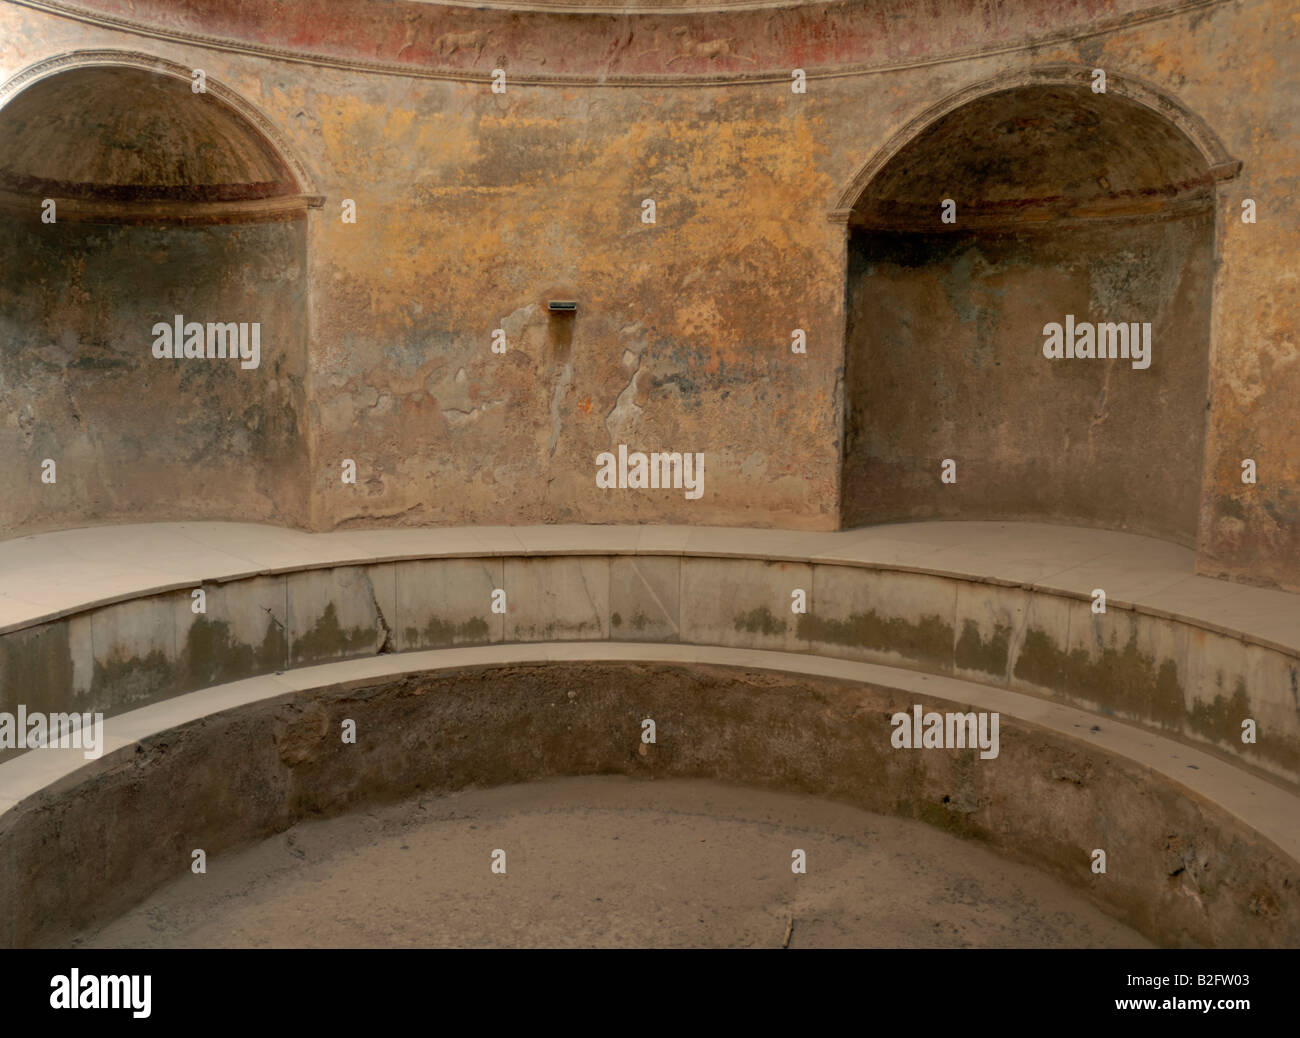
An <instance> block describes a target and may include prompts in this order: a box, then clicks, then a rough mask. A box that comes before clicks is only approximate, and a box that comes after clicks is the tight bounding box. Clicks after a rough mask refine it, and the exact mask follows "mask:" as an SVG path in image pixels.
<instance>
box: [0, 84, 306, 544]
mask: <svg viewBox="0 0 1300 1038" xmlns="http://www.w3.org/2000/svg"><path fill="white" fill-rule="evenodd" d="M0 141H3V146H0V203H3V204H2V205H0V267H2V268H3V274H0V407H3V408H4V409H5V411H6V413H9V414H13V415H16V416H17V421H16V422H13V423H9V424H7V425H6V426H5V427H4V428H3V429H0V454H3V456H4V457H5V458H6V459H7V461H6V464H5V472H6V478H7V480H8V483H9V486H10V487H11V488H12V489H13V492H12V493H11V494H10V495H7V499H6V501H5V502H4V504H2V505H0V521H3V522H4V523H5V524H7V525H9V526H11V527H12V528H23V527H26V528H27V529H33V530H37V529H50V528H62V527H68V526H77V525H85V524H86V523H88V522H101V521H105V522H111V521H132V520H138V519H139V518H140V517H141V516H142V515H143V516H149V517H150V518H166V517H176V518H180V517H207V518H214V519H215V518H230V519H234V518H244V519H256V518H260V519H263V520H267V521H278V522H289V523H291V522H295V521H301V519H302V517H303V514H304V508H305V503H304V502H305V493H306V490H305V482H304V479H305V477H304V475H303V472H304V469H305V459H306V441H305V433H304V429H303V422H302V417H301V416H302V414H303V393H304V379H305V370H306V327H307V323H308V322H307V316H306V289H305V274H306V241H307V238H306V221H305V220H304V219H302V216H303V208H304V206H305V202H303V201H301V199H302V195H301V190H302V188H301V185H300V184H299V183H298V182H297V179H296V178H295V177H294V175H293V173H292V171H291V169H290V167H289V164H288V162H287V161H286V160H285V159H283V158H282V157H281V156H280V155H279V154H278V153H277V152H276V151H275V150H274V148H273V147H272V146H271V145H270V143H269V142H268V141H267V140H266V139H265V138H264V137H263V136H262V135H261V133H260V132H259V131H258V129H257V128H256V127H255V126H253V125H252V124H251V123H250V122H248V121H247V120H246V119H245V118H244V116H243V115H242V114H241V113H240V112H238V111H237V110H236V109H235V108H234V107H232V106H231V105H230V104H227V103H226V102H225V101H223V100H222V99H221V98H219V97H217V96H214V94H213V93H212V92H211V91H209V92H207V93H195V92H194V91H193V90H192V89H191V87H190V82H189V81H188V80H187V79H181V78H178V77H177V76H175V75H166V74H162V73H157V72H153V71H149V70H145V69H140V68H134V67H125V66H92V67H82V68H74V69H70V70H68V71H64V72H58V73H54V74H53V75H50V76H48V77H46V78H44V79H41V80H38V81H37V82H36V83H34V84H33V85H32V86H30V87H28V88H27V89H26V90H24V91H23V92H22V93H20V94H19V95H17V96H16V97H14V98H13V99H12V100H11V101H10V102H9V103H8V104H7V105H6V106H5V107H4V109H3V110H0ZM47 200H48V202H47ZM51 206H53V208H51ZM178 320H179V321H180V322H181V324H182V327H184V326H185V325H190V324H197V325H201V326H202V327H203V328H204V330H205V333H206V329H207V328H208V327H209V325H210V324H211V325H213V326H217V325H219V326H222V328H223V329H224V328H226V327H229V326H235V327H237V328H238V329H239V331H238V332H237V334H239V335H245V334H246V337H247V345H248V346H249V348H250V352H251V344H252V342H253V340H254V336H256V341H257V344H258V347H257V348H258V354H257V357H256V360H255V362H254V361H252V360H244V359H233V360H232V359H209V358H207V357H203V358H195V357H191V358H184V359H180V358H176V359H172V358H160V357H158V356H156V355H155V354H154V351H153V347H154V343H155V341H156V338H157V335H156V332H155V330H154V329H155V327H156V326H157V325H159V324H165V325H167V326H168V327H169V328H173V327H175V326H176V323H177V321H178ZM244 329H247V332H246V333H245V332H244ZM219 334H220V335H221V336H224V335H225V334H227V333H226V332H225V331H221V332H220V333H219ZM232 338H233V336H232ZM178 345H179V344H178ZM232 347H233V343H232ZM223 355H224V354H223ZM142 405H146V406H142ZM46 459H50V460H53V461H54V462H55V464H56V466H57V468H56V469H55V471H54V475H55V477H56V478H55V480H53V481H49V480H43V479H42V475H43V468H42V466H43V465H44V463H45V460H46Z"/></svg>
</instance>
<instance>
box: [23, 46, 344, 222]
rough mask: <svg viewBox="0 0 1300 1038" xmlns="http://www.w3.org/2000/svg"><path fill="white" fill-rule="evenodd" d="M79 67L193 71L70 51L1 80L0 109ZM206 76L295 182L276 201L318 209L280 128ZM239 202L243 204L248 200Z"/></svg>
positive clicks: (177, 75) (177, 74)
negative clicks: (298, 202) (292, 189)
mask: <svg viewBox="0 0 1300 1038" xmlns="http://www.w3.org/2000/svg"><path fill="white" fill-rule="evenodd" d="M80 68H133V69H142V70H144V71H146V72H154V73H157V74H158V75H163V76H170V77H172V78H173V79H179V80H181V81H183V82H185V83H190V82H191V76H192V73H193V70H192V69H191V68H190V67H189V66H188V65H181V64H178V63H177V62H174V61H170V60H168V59H167V58H160V57H158V56H157V55H155V54H144V53H141V52H139V51H131V50H114V49H107V48H105V49H94V50H76V51H70V52H68V53H66V54H58V55H55V56H54V57H50V58H45V59H44V60H42V61H38V62H36V63H35V64H34V65H29V66H28V67H27V68H25V69H23V70H22V71H21V72H18V73H16V74H15V75H13V76H11V77H10V78H9V79H7V80H5V82H4V83H0V111H3V110H4V108H5V106H6V105H8V104H9V102H10V101H12V100H13V99H14V98H15V97H17V96H18V95H19V94H21V93H22V92H23V91H24V90H26V89H27V88H28V87H30V86H32V85H33V84H35V83H39V82H40V81H41V80H43V79H47V78H49V77H50V76H55V75H58V74H60V73H62V72H68V71H71V70H73V69H80ZM205 79H206V91H207V94H208V95H209V96H211V97H213V98H215V99H217V100H218V101H220V102H221V103H222V104H224V105H225V106H226V107H227V108H229V109H230V110H231V112H232V114H233V115H234V117H235V118H237V119H240V120H242V121H243V122H244V123H246V124H247V125H248V126H249V127H250V128H252V129H253V130H254V131H255V132H257V133H258V134H260V135H261V136H262V138H263V139H264V140H265V141H266V143H267V144H268V145H269V146H270V147H271V149H272V150H273V151H274V152H275V154H276V155H277V156H278V157H279V159H280V160H281V161H282V162H283V163H284V164H285V166H286V167H288V169H289V172H290V173H291V174H292V175H293V177H294V179H295V180H296V181H297V182H298V183H297V186H298V191H297V193H296V195H293V196H283V197H282V198H280V199H278V200H279V201H283V200H284V198H285V197H288V198H294V197H297V198H301V199H303V200H304V204H306V205H307V206H309V207H311V208H319V207H320V206H321V205H322V204H323V202H324V198H323V196H321V195H320V193H319V192H318V191H317V190H316V187H315V179H314V178H313V177H312V175H311V173H310V171H309V170H308V169H307V166H306V165H305V164H304V163H303V161H302V160H301V159H300V158H299V157H298V155H297V153H296V152H295V150H294V148H293V146H292V145H291V144H290V143H289V141H288V139H287V138H286V137H285V136H284V134H283V133H281V132H280V129H279V127H278V126H276V124H275V123H274V122H273V121H272V120H271V119H268V118H267V117H266V116H265V115H264V114H263V113H262V111H261V110H260V109H259V108H258V107H257V106H256V105H254V104H252V103H251V102H250V101H248V100H247V99H246V98H245V97H243V95H241V94H239V93H237V92H236V91H234V90H231V89H230V88H229V87H227V86H225V85H224V84H223V83H221V82H220V81H219V80H217V79H214V78H213V77H212V76H207V77H205ZM266 201H276V200H266ZM214 204H215V203H214ZM221 204H222V205H225V206H227V207H228V208H229V207H232V206H234V205H235V203H221ZM239 204H240V205H246V204H248V203H239Z"/></svg>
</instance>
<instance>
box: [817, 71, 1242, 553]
mask: <svg viewBox="0 0 1300 1038" xmlns="http://www.w3.org/2000/svg"><path fill="white" fill-rule="evenodd" d="M1094 82H1095V80H1094V78H1093V77H1092V76H1091V74H1090V70H1083V69H1073V68H1062V67H1053V68H1051V69H1047V70H1037V71H1035V72H1032V73H1018V74H1014V75H1008V76H1006V77H1002V78H1001V79H999V80H995V81H993V82H991V83H986V84H981V85H979V86H977V87H973V88H970V89H969V90H966V91H963V92H961V93H960V94H958V95H955V96H954V97H953V98H949V99H945V100H944V101H943V102H940V103H939V104H938V105H936V106H934V108H932V109H930V110H929V111H927V112H926V113H923V114H922V115H921V116H920V117H918V118H917V119H916V120H914V121H913V122H912V123H911V124H909V125H908V126H906V127H904V128H903V129H902V130H901V131H900V133H899V134H897V135H896V136H895V137H894V138H893V139H892V140H890V141H888V142H886V144H885V145H884V147H882V148H881V149H880V152H879V153H878V154H877V155H876V156H875V157H874V158H873V159H872V161H871V162H869V163H868V164H867V165H866V166H865V167H864V168H863V170H861V171H860V172H859V174H858V175H857V177H855V178H854V181H853V183H852V184H850V185H849V187H848V188H847V189H846V191H845V193H844V196H843V197H842V198H841V200H840V203H839V205H838V206H837V208H836V210H835V211H834V213H833V214H832V218H835V219H842V220H844V221H845V222H846V223H847V225H848V284H847V325H846V398H845V404H846V416H845V438H844V444H843V455H842V481H843V495H842V518H843V523H844V525H846V526H855V525H862V524H866V523H875V522H888V521H898V520H906V519H922V518H950V519H951V518H957V519H1026V520H1029V519H1032V520H1041V521H1048V522H1059V523H1068V524H1080V525H1087V526H1097V527H1108V528H1111V529H1118V530H1127V531H1130V532H1134V533H1143V534H1148V535H1152V536H1158V537H1162V538H1165V539H1169V540H1173V541H1176V542H1179V543H1182V544H1188V545H1190V544H1192V543H1194V540H1195V534H1196V512H1197V505H1198V500H1199V495H1200V485H1201V468H1202V451H1203V442H1204V426H1205V414H1206V406H1207V384H1208V370H1209V352H1210V349H1209V347H1210V307H1211V298H1212V289H1213V274H1214V270H1213V267H1214V236H1215V196H1216V183H1217V182H1218V181H1220V180H1222V179H1225V178H1227V177H1229V176H1231V175H1233V174H1235V172H1236V170H1237V164H1236V163H1234V162H1233V161H1232V160H1231V159H1230V158H1229V157H1228V156H1227V155H1226V153H1224V152H1223V151H1222V148H1221V147H1220V146H1219V145H1218V144H1217V141H1215V140H1214V138H1213V135H1212V134H1211V133H1210V132H1209V131H1208V129H1206V128H1205V127H1204V126H1203V124H1201V123H1200V122H1199V121H1198V120H1196V119H1195V117H1193V116H1191V115H1189V114H1188V113H1186V112H1184V111H1183V110H1182V109H1180V108H1178V107H1177V106H1176V105H1174V104H1173V103H1172V102H1170V101H1169V100H1168V99H1166V98H1163V97H1161V96H1160V95H1158V94H1157V93H1155V92H1154V91H1152V90H1150V88H1148V87H1145V86H1144V85H1142V84H1139V83H1136V82H1134V81H1131V80H1126V79H1123V78H1121V77H1114V76H1112V77H1109V79H1108V82H1107V84H1106V90H1105V91H1104V92H1100V91H1096V90H1094V89H1093V83H1094ZM949 200H950V201H951V203H952V204H951V205H945V203H946V202H948V201H949ZM945 216H946V217H947V219H945ZM1069 324H1073V326H1074V328H1075V332H1074V335H1073V336H1071V340H1072V342H1071V345H1072V347H1073V345H1075V344H1076V343H1077V345H1078V346H1079V349H1080V351H1081V352H1083V353H1087V352H1088V349H1089V346H1088V342H1087V339H1088V333H1087V332H1085V331H1084V329H1083V325H1085V324H1088V325H1091V326H1092V327H1093V330H1092V333H1091V335H1092V345H1091V350H1092V352H1093V353H1094V354H1098V353H1099V352H1101V351H1100V347H1099V345H1098V339H1099V338H1101V337H1102V335H1103V334H1104V338H1105V346H1106V351H1105V352H1106V353H1107V354H1108V356H1107V357H1106V358H1105V359H1103V358H1101V357H1100V356H1096V355H1094V356H1092V357H1088V356H1074V357H1066V356H1062V357H1059V358H1057V357H1049V356H1045V346H1046V347H1048V348H1049V349H1052V350H1053V351H1054V350H1055V348H1056V347H1055V344H1054V343H1052V342H1051V332H1050V327H1049V326H1051V325H1058V326H1060V329H1061V339H1062V340H1063V339H1064V338H1065V335H1066V331H1067V325H1069ZM1102 325H1105V326H1106V328H1105V329H1104V333H1103V331H1102V330H1101V328H1100V327H1099V326H1102ZM1119 325H1123V326H1125V327H1124V329H1123V331H1124V332H1136V334H1137V336H1139V337H1140V339H1141V341H1143V342H1145V341H1146V335H1147V334H1148V332H1149V335H1150V343H1151V346H1150V351H1149V357H1147V358H1144V357H1142V356H1140V355H1139V353H1140V351H1139V350H1137V349H1136V348H1134V349H1133V350H1132V351H1130V353H1129V355H1128V356H1125V355H1124V351H1125V350H1126V349H1128V347H1127V345H1126V344H1125V343H1124V341H1123V338H1124V336H1123V333H1122V332H1121V330H1120V329H1119V328H1118V327H1112V326H1119ZM1134 325H1136V326H1137V327H1136V329H1135V328H1134V327H1133V326H1134ZM1136 341H1137V340H1135V342H1136ZM1061 349H1062V352H1065V348H1064V343H1062V344H1061ZM1110 353H1117V354H1120V355H1119V356H1115V357H1114V358H1111V357H1110V356H1109V354H1110ZM946 460H951V461H953V462H954V463H955V469H953V468H949V470H948V471H949V472H950V473H954V472H955V480H956V481H955V482H945V481H944V479H943V474H944V462H945V461H946Z"/></svg>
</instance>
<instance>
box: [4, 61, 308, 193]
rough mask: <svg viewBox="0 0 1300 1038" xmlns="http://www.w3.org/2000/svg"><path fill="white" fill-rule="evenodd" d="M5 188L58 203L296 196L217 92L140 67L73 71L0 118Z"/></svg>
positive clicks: (264, 146)
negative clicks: (62, 200) (201, 90)
mask: <svg viewBox="0 0 1300 1038" xmlns="http://www.w3.org/2000/svg"><path fill="white" fill-rule="evenodd" d="M0 141H3V142H4V145H3V147H2V148H0V187H3V188H7V189H8V190H10V191H15V192H20V193H23V194H36V195H41V196H50V197H54V198H74V199H95V200H114V201H136V200H169V201H192V202H228V201H240V200H248V199H265V198H274V197H278V196H285V195H293V194H296V193H297V191H298V185H297V183H296V181H295V179H294V177H293V175H292V173H291V172H290V171H289V169H288V168H287V167H286V166H285V164H284V163H283V161H282V160H281V159H280V158H279V156H278V155H276V153H275V152H274V150H273V149H272V148H271V146H270V145H269V144H268V143H267V142H266V140H265V139H264V138H263V137H262V136H261V135H260V134H259V133H258V132H257V131H256V130H255V129H254V128H253V127H251V126H250V125H249V124H248V123H247V122H246V121H245V120H244V119H243V118H242V117H241V116H239V115H238V114H237V113H236V112H234V111H233V110H232V109H231V108H229V107H228V106H227V105H225V104H224V103H223V102H221V101H220V100H218V99H217V98H215V97H214V96H213V95H212V94H210V93H198V94H196V93H194V92H193V91H192V90H191V87H190V84H189V83H188V82H187V81H184V80H181V79H177V78H176V77H174V76H168V75H161V74H158V73H155V72H149V71H145V70H143V69H135V68H121V67H90V68H79V69H72V70H70V71H67V72H60V73H58V74H56V75H53V76H49V77H47V78H46V79H42V80H40V81H39V82H37V83H35V84H34V85H32V86H31V87H29V88H27V89H26V90H24V91H23V92H22V93H21V94H19V95H18V96H17V97H15V98H14V99H13V100H12V101H11V102H10V103H9V104H8V105H6V106H5V107H4V109H3V110H0Z"/></svg>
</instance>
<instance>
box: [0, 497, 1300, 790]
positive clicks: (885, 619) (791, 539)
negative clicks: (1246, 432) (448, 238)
mask: <svg viewBox="0 0 1300 1038" xmlns="http://www.w3.org/2000/svg"><path fill="white" fill-rule="evenodd" d="M1191 559H1192V553H1191V552H1190V551H1188V550H1186V549H1183V548H1178V547H1176V546H1173V545H1170V544H1167V543H1164V542H1161V541H1155V540H1151V539H1149V538H1143V537H1134V536H1129V535H1125V534H1115V533H1109V532H1105V531H1097V530H1087V529H1078V528H1072V527H1057V526H1046V525H1040V524H1029V523H918V524H903V525H894V526H882V527H875V528H871V529H864V530H853V531H846V532H842V533H802V532H797V531H767V530H736V529H708V528H682V527H573V526H570V527H562V526H560V527H523V528H520V527H514V528H488V527H478V528H467V529H462V528H458V529H435V530H396V531H365V532H345V533H332V534H307V533H300V532H297V531H291V530H284V529H280V528H275V527H267V526H256V525H249V524H237V523H159V524H149V525H141V526H127V527H103V528H94V529H88V530H72V531H64V532H60V533H53V534H43V535H38V536H33V537H25V538H21V539H18V540H14V541H9V542H5V543H3V544H0V710H8V711H13V710H14V709H15V707H16V704H18V703H24V704H25V705H26V706H27V708H28V709H29V710H40V711H44V712H51V713H52V712H61V711H68V710H74V709H75V710H77V711H80V712H86V711H103V712H104V713H105V714H107V715H113V714H116V713H120V712H122V711H125V710H129V709H132V708H134V707H138V706H141V705H144V704H148V703H152V702H158V701H161V700H165V699H168V698H170V697H173V696H177V695H181V694H184V693H186V692H190V691H193V690H196V689H201V688H206V687H209V686H211V685H215V684H220V683H223V682H229V681H234V680H238V679H241V678H245V677H251V676H255V675H259V674H268V673H274V672H276V671H281V670H287V669H291V668H296V667H302V666H307V665H311V664H315V663H321V662H325V661H329V660H336V659H348V658H357V657H366V656H373V655H376V654H379V653H389V652H411V651H420V650H425V649H431V648H443V647H455V646H463V645H490V644H501V643H512V642H554V641H563V640H590V639H612V640H618V641H638V642H657V643H683V644H693V645H716V646H732V647H745V648H754V649H768V650H780V651H785V652H799V653H808V654H811V655H815V656H830V657H839V658H845V659H852V660H859V661H863V662H873V663H883V664H889V665H891V666H901V667H909V668H915V669H918V670H923V671H926V672H929V673H934V674H943V675H951V676H954V677H960V678H969V679H971V680H975V681H979V682H983V683H987V684H993V685H998V686H1000V687H1003V688H1008V689H1015V690H1018V691H1023V692H1028V693H1031V694H1035V695H1041V696H1046V697H1050V698H1053V699H1056V700H1058V701H1061V702H1066V703H1071V704H1075V705H1078V706H1080V707H1084V708H1087V709H1090V710H1093V711H1096V712H1097V713H1099V714H1101V715H1103V716H1114V717H1119V718H1123V719H1125V720H1129V721H1132V722H1135V723H1138V724H1141V725H1144V726H1146V727H1148V728H1150V729H1151V730H1153V731H1158V732H1160V733H1162V734H1165V735H1169V736H1173V737H1176V738H1180V739H1183V740H1186V741H1188V742H1189V743H1193V744H1196V745H1200V746H1203V747H1205V748H1208V749H1211V750H1213V751H1214V752H1216V753H1220V754H1223V755H1226V756H1228V757H1230V758H1232V759H1234V760H1236V761H1238V762H1240V763H1241V764H1242V765H1243V766H1245V767H1247V768H1251V769H1257V770H1258V771H1259V772H1261V773H1267V774H1270V775H1272V776H1274V777H1275V778H1276V779H1278V780H1279V781H1282V782H1284V783H1287V784H1288V785H1289V786H1291V787H1292V788H1294V787H1295V784H1296V783H1300V596H1296V595H1290V594H1287V593H1284V592H1277V591H1269V590H1264V589H1259V588H1253V587H1245V586H1242V585H1237V584H1230V583H1225V582H1222V581H1217V580H1211V579H1208V578H1203V577H1198V576H1195V575H1194V574H1193V573H1192V568H1191V567H1192V563H1191ZM1098 588H1100V589H1102V590H1104V591H1105V592H1106V611H1105V612H1104V613H1098V612H1095V611H1094V607H1093V596H1092V592H1093V590H1094V589H1098ZM497 589H499V590H501V591H504V593H505V600H504V601H505V610H506V611H505V612H504V613H494V612H493V611H492V599H493V592H494V590H497ZM196 590H201V591H202V592H203V599H204V603H203V604H204V610H205V611H204V612H202V613H199V612H196V611H195V609H196V607H197V602H196V599H195V595H194V592H195V591H196ZM796 590H802V591H804V592H805V593H806V596H805V597H806V608H807V611H806V612H805V613H795V612H793V611H792V605H793V599H792V595H793V594H794V592H795V591H796ZM1246 720H1251V721H1253V722H1254V723H1255V726H1256V730H1257V738H1256V741H1255V742H1254V743H1243V741H1242V724H1243V722H1244V721H1246ZM11 752H12V751H11Z"/></svg>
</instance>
